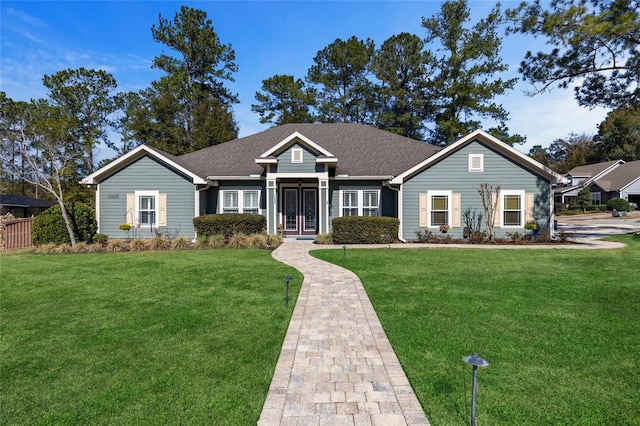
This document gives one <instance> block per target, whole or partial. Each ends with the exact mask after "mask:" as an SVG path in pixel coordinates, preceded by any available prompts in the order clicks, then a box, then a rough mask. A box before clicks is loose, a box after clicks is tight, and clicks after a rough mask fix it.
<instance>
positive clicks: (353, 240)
mask: <svg viewBox="0 0 640 426" xmlns="http://www.w3.org/2000/svg"><path fill="white" fill-rule="evenodd" d="M332 225H333V233H332V238H333V242H334V243H335V244H386V243H388V242H389V239H392V238H393V237H394V236H395V235H398V228H399V226H400V221H399V220H398V219H396V218H393V217H379V216H349V217H337V218H335V219H333V221H332Z"/></svg>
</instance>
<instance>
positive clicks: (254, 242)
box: [249, 234, 268, 249]
mask: <svg viewBox="0 0 640 426" xmlns="http://www.w3.org/2000/svg"><path fill="white" fill-rule="evenodd" d="M249 240H250V241H251V247H255V248H258V249H266V248H267V244H268V239H267V234H251V235H249Z"/></svg>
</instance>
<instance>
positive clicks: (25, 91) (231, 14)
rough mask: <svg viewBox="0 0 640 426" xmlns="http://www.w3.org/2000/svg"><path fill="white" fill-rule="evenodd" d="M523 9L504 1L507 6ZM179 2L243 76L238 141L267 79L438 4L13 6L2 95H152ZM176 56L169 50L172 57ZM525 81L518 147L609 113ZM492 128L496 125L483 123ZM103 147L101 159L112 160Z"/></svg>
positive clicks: (2, 6)
mask: <svg viewBox="0 0 640 426" xmlns="http://www.w3.org/2000/svg"><path fill="white" fill-rule="evenodd" d="M517 3H518V2H515V1H503V2H502V5H503V7H507V8H508V7H515V6H516V5H517ZM182 4H185V5H188V6H190V7H193V8H196V9H201V10H204V11H205V12H207V15H208V18H209V19H210V20H211V21H212V22H213V27H214V29H215V31H216V33H217V34H218V36H219V38H220V40H221V42H223V43H225V44H227V43H230V44H231V46H232V48H233V49H234V50H235V53H236V63H237V64H238V67H239V72H237V73H236V74H235V75H234V78H235V80H236V81H235V82H234V83H230V84H228V87H229V88H230V89H231V90H232V91H233V92H235V93H237V94H238V95H239V99H240V103H239V104H236V105H235V107H234V113H235V117H236V120H237V121H238V123H239V125H240V136H246V135H249V134H253V133H256V132H258V131H261V130H264V129H266V128H267V127H268V126H267V125H264V124H261V123H260V121H259V116H258V115H257V114H255V113H253V112H252V111H251V104H252V103H255V98H254V96H255V92H256V91H259V90H260V87H261V85H262V80H264V79H266V78H269V77H271V76H273V75H275V74H291V75H294V76H295V77H296V78H304V76H305V75H306V72H307V70H308V68H309V67H310V66H311V65H312V63H313V57H314V56H315V55H316V53H317V52H318V51H319V50H321V49H323V48H324V47H326V46H327V45H328V44H330V43H332V42H333V41H334V40H336V39H337V38H340V39H343V40H346V39H348V38H349V37H351V36H354V35H355V36H356V37H358V38H360V39H366V38H371V39H372V40H374V42H375V43H376V46H380V45H381V44H382V43H383V42H384V41H385V40H386V39H387V38H389V37H390V36H392V35H394V34H398V33H400V32H409V33H412V34H416V35H418V36H420V37H422V36H424V30H423V29H422V27H421V26H420V25H421V18H422V17H430V16H432V15H433V14H435V13H437V12H438V10H439V8H440V2H439V1H340V2H330V1H234V2H225V1H195V2H194V1H191V2H173V1H159V2H158V1H155V2H154V1H111V2H99V1H65V2H59V1H46V2H41V1H7V0H3V1H2V2H1V3H0V90H1V91H4V92H6V93H7V96H9V97H10V98H12V99H14V100H24V101H28V100H29V99H32V98H34V99H35V98H42V97H46V89H45V88H44V86H43V85H42V77H43V76H44V75H45V74H49V75H50V74H54V73H56V72H58V71H60V70H63V69H68V68H72V69H73V68H80V67H85V68H94V69H104V70H105V71H108V72H110V73H111V74H113V76H114V77H115V79H116V81H117V83H118V90H119V91H133V90H135V91H137V90H140V89H143V88H146V87H148V86H149V85H150V83H151V81H153V80H156V79H158V78H159V77H160V75H161V74H160V73H159V72H158V71H156V70H153V69H151V63H152V61H153V58H154V57H155V56H157V55H159V54H160V53H162V51H163V50H165V51H167V48H166V46H164V45H161V44H159V43H156V42H155V41H154V40H153V38H152V37H151V26H152V25H154V24H157V23H158V15H159V14H162V16H163V17H164V18H168V19H173V17H174V15H175V14H176V12H178V11H179V10H180V6H181V5H182ZM493 5H494V2H493V1H473V0H470V2H469V6H470V10H471V13H472V20H473V22H475V21H476V20H477V19H478V18H480V17H484V16H486V15H487V13H488V12H489V11H490V10H491V8H492V7H493ZM541 43H542V42H541V41H540V40H535V39H533V38H531V37H522V36H509V37H508V38H505V39H504V42H503V46H502V52H501V54H502V57H503V61H504V62H505V63H506V64H508V65H509V71H508V72H507V73H505V74H503V76H502V77H503V78H510V77H517V76H518V73H517V69H518V64H519V62H520V61H521V59H522V58H523V57H524V54H525V52H526V51H527V50H528V49H531V50H537V48H539V47H543V45H542V44H541ZM167 53H170V51H167ZM530 88H531V87H530V86H529V85H528V84H527V83H524V82H519V83H518V85H517V87H516V89H515V90H513V91H511V92H510V93H509V94H508V95H507V96H504V97H502V98H499V99H498V101H499V102H500V103H502V105H503V106H504V107H505V108H506V109H507V110H508V111H509V113H510V120H509V122H508V123H507V125H508V126H509V128H510V131H511V132H512V133H519V134H521V135H526V136H527V143H526V144H525V145H521V146H519V147H518V149H519V150H521V151H523V152H525V153H526V152H528V150H529V148H530V147H531V146H533V145H542V146H548V145H549V144H550V143H551V142H552V141H553V140H554V139H557V138H561V137H565V136H567V135H568V134H569V133H571V132H573V133H582V132H586V133H595V132H596V131H597V124H599V123H600V122H601V121H602V120H603V119H604V118H605V116H606V113H607V111H606V110H603V109H595V110H588V109H586V108H581V107H579V106H578V105H577V103H576V102H575V100H574V99H573V96H572V92H571V90H559V89H555V90H553V91H552V92H551V93H547V94H543V95H539V96H536V97H534V98H531V97H528V96H526V95H524V94H523V90H527V89H530ZM486 124H487V127H489V126H491V125H493V123H486ZM104 150H107V149H106V148H103V152H102V153H101V154H102V155H101V156H106V157H110V156H112V153H109V152H107V151H104Z"/></svg>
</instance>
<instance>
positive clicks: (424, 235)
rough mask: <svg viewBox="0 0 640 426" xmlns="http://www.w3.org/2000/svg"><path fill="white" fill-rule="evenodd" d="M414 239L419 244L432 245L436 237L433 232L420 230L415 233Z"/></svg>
mask: <svg viewBox="0 0 640 426" xmlns="http://www.w3.org/2000/svg"><path fill="white" fill-rule="evenodd" d="M416 238H417V240H418V242H419V243H425V244H426V243H432V242H435V240H436V239H437V237H436V236H435V235H434V234H433V232H431V231H429V230H428V229H420V230H419V231H416Z"/></svg>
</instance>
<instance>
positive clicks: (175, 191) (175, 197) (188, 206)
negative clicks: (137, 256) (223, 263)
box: [97, 157, 195, 238]
mask: <svg viewBox="0 0 640 426" xmlns="http://www.w3.org/2000/svg"><path fill="white" fill-rule="evenodd" d="M135 191H159V192H160V193H165V194H167V226H166V228H164V230H166V231H167V232H170V233H171V234H175V233H178V235H183V236H186V237H188V238H193V237H194V236H195V230H194V228H193V217H194V213H195V187H194V185H193V184H192V183H191V181H190V180H189V179H188V178H187V177H186V176H183V175H181V174H179V173H178V172H176V171H174V170H172V169H169V168H168V167H166V166H164V165H162V164H160V163H158V162H157V161H155V160H153V159H151V158H150V157H143V158H141V159H140V160H138V161H136V162H135V163H133V164H131V165H129V166H127V167H126V168H124V169H122V170H120V171H118V172H117V173H115V174H113V175H111V176H109V177H108V178H107V179H105V180H104V181H102V182H100V200H99V203H100V212H99V217H98V218H97V219H98V225H99V226H100V232H101V233H103V234H107V235H108V236H109V237H110V238H125V237H127V234H126V232H124V231H121V230H120V229H119V228H118V227H119V225H120V224H123V223H127V218H126V209H127V194H128V193H133V192H135ZM134 231H135V232H134ZM161 231H162V229H161ZM134 234H135V236H136V237H143V238H150V237H153V236H154V232H153V231H152V230H151V229H148V228H147V229H135V230H131V231H130V233H129V236H130V237H133V236H134Z"/></svg>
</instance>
